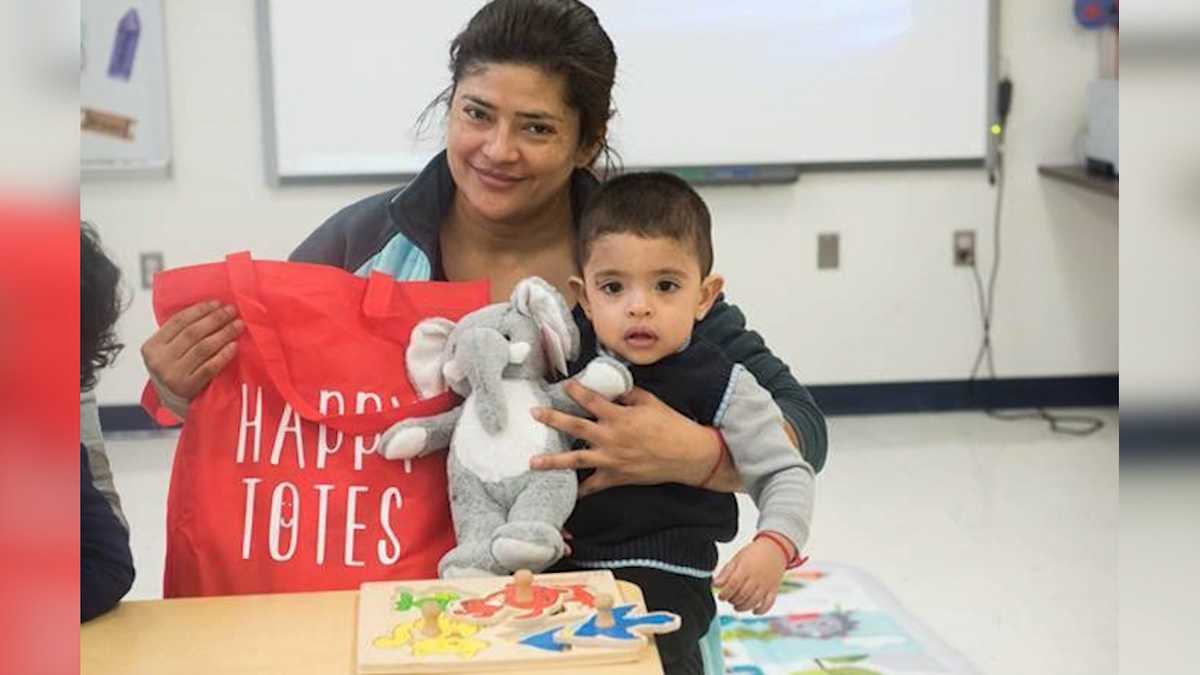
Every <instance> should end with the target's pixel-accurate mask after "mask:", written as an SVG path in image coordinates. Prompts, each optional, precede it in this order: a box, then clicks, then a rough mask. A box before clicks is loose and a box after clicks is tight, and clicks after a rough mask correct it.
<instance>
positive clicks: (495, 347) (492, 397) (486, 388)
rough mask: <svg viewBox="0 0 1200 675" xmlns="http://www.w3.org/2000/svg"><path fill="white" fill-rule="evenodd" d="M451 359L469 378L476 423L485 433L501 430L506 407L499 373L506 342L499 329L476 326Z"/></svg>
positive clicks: (506, 360)
mask: <svg viewBox="0 0 1200 675" xmlns="http://www.w3.org/2000/svg"><path fill="white" fill-rule="evenodd" d="M458 347H459V349H458V352H459V353H456V354H455V361H457V362H458V364H459V366H461V367H462V369H463V370H464V371H465V372H466V374H467V378H468V379H469V380H470V382H471V397H472V399H473V400H474V404H475V409H476V411H477V412H478V413H479V423H480V424H481V425H482V426H483V429H484V431H486V432H488V433H489V434H498V433H500V432H501V431H503V430H504V424H505V422H506V421H507V420H508V408H507V406H506V405H505V401H504V389H503V386H502V384H501V383H502V378H501V374H502V373H503V372H504V367H505V366H507V365H508V363H509V343H508V340H506V339H505V338H504V336H503V335H501V334H500V332H499V331H497V330H494V329H491V328H479V329H477V330H475V331H472V332H471V334H470V335H468V336H464V339H463V342H461V343H460V344H459V346H458Z"/></svg>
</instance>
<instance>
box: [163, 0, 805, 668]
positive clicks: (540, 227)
mask: <svg viewBox="0 0 1200 675" xmlns="http://www.w3.org/2000/svg"><path fill="white" fill-rule="evenodd" d="M450 57H451V58H450V66H451V72H452V78H451V85H450V86H449V88H448V89H447V90H446V91H445V92H443V94H442V95H441V96H439V97H438V99H436V100H435V101H434V102H433V103H432V104H431V106H430V108H431V109H432V108H434V107H436V106H437V105H438V104H440V103H442V102H445V103H446V104H447V114H448V123H447V128H446V149H445V151H444V152H442V153H441V154H439V155H438V156H437V157H435V158H434V159H433V160H431V161H430V163H429V164H428V165H427V166H426V167H425V169H424V170H423V171H422V172H421V174H420V175H419V176H417V178H416V179H414V180H413V182H412V183H410V184H409V185H407V186H405V187H403V188H396V189H392V190H389V191H387V192H384V193H381V194H378V195H375V196H372V197H368V198H366V199H364V200H362V201H359V202H357V203H355V204H352V205H350V206H348V207H346V208H345V209H343V210H341V211H340V212H339V213H337V214H335V215H334V216H333V217H331V218H330V219H329V220H328V221H326V222H325V223H324V224H323V225H322V226H321V227H320V228H318V229H317V230H316V231H315V232H314V233H313V234H312V235H311V236H309V237H308V239H306V240H305V241H304V242H303V243H301V244H300V246H299V247H298V248H297V249H296V250H295V251H294V252H293V254H292V256H291V259H292V260H294V261H303V262H315V263H324V264H330V265H336V266H338V267H341V268H343V269H346V270H349V271H352V272H355V273H357V274H360V275H366V274H368V273H369V272H371V271H383V272H386V273H389V274H391V275H393V276H394V277H395V278H397V279H401V280H429V279H433V280H469V279H479V278H486V279H488V280H489V281H490V282H491V292H492V298H493V300H496V301H502V300H506V299H507V298H508V297H509V295H510V294H511V291H512V288H513V286H514V285H515V284H516V282H517V281H519V280H520V279H522V278H524V277H527V276H530V275H538V276H541V277H543V278H545V279H547V280H548V281H550V282H551V283H553V284H554V285H555V286H557V287H558V288H559V290H560V291H562V292H563V294H564V296H565V297H567V298H572V297H573V296H572V294H571V290H570V288H569V286H568V284H567V279H568V277H570V276H571V275H572V274H577V273H578V272H577V270H576V268H575V261H574V256H573V243H574V233H575V224H576V220H577V216H578V214H579V212H580V210H581V209H582V207H583V205H584V204H585V203H586V201H587V199H588V196H589V195H590V194H591V192H592V190H594V189H595V188H596V186H597V184H598V181H597V179H596V178H595V177H594V176H593V174H592V173H591V172H590V171H589V167H591V166H593V165H594V164H595V163H596V162H597V160H598V158H600V157H601V156H604V157H605V159H606V160H607V159H608V156H609V154H610V149H609V147H608V142H607V137H606V131H607V123H608V120H609V118H610V117H611V111H612V102H611V91H612V85H613V81H614V78H615V73H616V61H617V59H616V54H615V52H614V51H613V46H612V42H611V40H609V38H608V35H607V34H606V33H605V32H604V29H603V28H602V27H601V26H600V23H599V21H598V20H597V18H596V16H595V14H594V13H593V12H592V10H591V9H590V8H588V7H587V6H586V5H584V4H582V3H580V2H578V1H577V0H494V1H493V2H491V3H489V4H487V5H485V6H484V7H483V8H482V9H480V10H479V12H478V13H477V14H476V15H475V16H474V17H473V18H472V19H471V21H470V23H469V24H468V25H467V27H466V28H465V29H464V30H463V32H462V33H460V34H459V35H458V36H457V37H456V38H455V39H454V41H453V42H452V44H451V47H450ZM577 317H578V318H580V319H582V315H581V313H578V312H577ZM241 330H242V327H241V324H240V322H239V321H238V320H237V319H236V317H235V314H234V311H233V309H232V308H230V307H217V308H213V309H209V308H208V307H206V306H204V305H197V306H194V307H192V308H190V309H188V310H185V311H183V312H180V313H179V314H177V315H176V316H175V317H174V318H172V319H171V320H170V321H168V322H167V323H166V324H164V325H163V326H162V328H160V329H159V330H158V332H156V333H155V334H154V335H153V336H151V338H150V339H149V340H147V341H146V343H145V344H144V345H143V347H142V355H143V358H144V360H145V362H146V366H147V369H148V370H149V372H150V374H151V378H152V379H153V381H154V382H155V385H156V387H157V389H158V390H159V394H160V398H161V399H162V400H163V402H164V403H165V404H167V405H168V406H169V407H171V408H172V409H173V410H176V412H178V413H179V414H181V415H182V414H184V413H186V406H187V401H188V400H189V399H191V398H192V397H194V396H195V395H196V394H197V393H198V392H199V391H200V390H202V389H203V388H204V386H205V385H207V384H208V382H209V381H210V380H211V379H212V378H213V376H214V375H215V374H216V373H217V372H219V371H220V370H221V368H223V367H224V366H225V364H227V363H228V362H229V361H230V360H231V359H232V358H233V356H234V353H235V350H236V342H235V340H236V339H237V337H238V335H239V334H240V332H241ZM697 330H698V331H699V332H700V333H701V334H703V335H704V336H705V337H706V338H707V339H709V340H710V341H712V342H714V343H716V344H717V345H719V346H720V347H722V348H723V349H724V350H725V352H726V354H727V356H729V358H730V359H732V360H733V361H735V362H739V363H742V364H744V365H745V366H746V368H748V369H749V370H750V371H751V372H752V373H753V374H754V375H755V377H756V378H757V379H758V380H759V382H760V383H761V384H762V385H763V386H764V387H766V388H767V389H768V390H769V391H770V392H771V394H772V396H773V397H774V398H775V400H776V402H777V403H778V404H779V406H780V408H781V409H782V410H783V411H784V413H785V415H786V416H787V424H786V425H785V427H786V428H787V431H788V433H789V435H791V436H792V438H793V441H794V442H795V443H796V445H797V447H798V448H799V450H800V451H801V452H803V454H804V456H805V458H806V459H807V460H808V462H809V463H810V464H811V465H812V466H813V467H814V468H816V469H818V470H819V469H820V467H821V466H822V465H823V464H824V457H825V445H826V438H825V422H824V418H823V417H822V415H821V412H820V410H819V409H818V408H817V407H816V405H815V404H814V402H813V400H812V397H811V396H810V395H809V394H808V392H807V391H806V390H805V389H804V388H803V387H802V386H800V385H799V384H798V383H797V382H796V381H795V379H794V378H793V377H792V376H791V374H790V373H789V372H788V369H787V366H786V365H785V364H783V363H782V362H781V361H780V360H779V359H777V358H776V357H774V356H773V355H772V354H771V353H770V351H768V350H767V348H766V346H765V345H764V344H763V342H762V339H761V338H760V337H759V336H758V335H757V334H756V333H754V332H751V331H747V330H746V329H745V318H744V317H743V316H742V314H741V312H740V311H739V310H738V309H737V308H735V307H733V306H732V305H729V304H727V303H725V302H723V301H719V302H718V303H717V304H716V305H715V306H714V307H713V309H712V311H710V313H709V315H708V316H707V317H706V319H705V320H704V322H702V323H701V324H700V325H699V326H698V327H697ZM571 394H572V396H573V397H575V398H576V400H578V401H579V403H580V404H581V405H583V406H584V407H585V408H589V409H591V408H592V407H593V406H594V403H593V400H592V396H593V395H592V394H591V393H590V392H588V391H586V390H584V389H582V388H578V387H576V388H575V389H574V390H572V391H571ZM626 403H627V405H626V406H625V407H624V408H623V409H622V412H621V414H620V415H615V416H607V417H606V419H604V420H602V421H601V422H600V423H599V424H592V423H588V424H584V423H583V420H581V419H579V418H574V417H571V416H568V415H564V414H561V413H557V412H555V411H538V413H537V414H538V418H539V419H540V420H542V421H543V422H545V423H546V424H548V425H550V426H553V427H555V428H558V429H560V430H562V431H565V432H567V433H570V434H572V435H575V436H577V437H579V438H581V439H583V440H585V441H587V442H588V444H589V445H590V446H591V448H590V449H588V450H582V451H578V452H573V453H563V454H560V455H555V456H547V457H540V458H538V460H535V461H537V463H536V464H535V465H534V467H533V468H535V469H559V468H592V469H595V472H594V473H593V474H592V475H591V477H590V478H588V480H587V481H586V482H584V483H583V484H582V485H581V486H580V495H581V496H584V495H587V494H589V493H590V492H594V491H596V490H600V489H604V488H607V487H612V486H614V485H623V484H634V483H637V484H656V483H662V482H667V481H672V482H680V483H689V484H692V485H700V484H701V483H704V484H705V485H706V486H707V487H709V488H710V489H721V490H726V491H734V490H736V489H738V487H739V481H738V477H737V473H736V471H735V469H734V467H733V466H732V463H730V462H729V461H728V460H726V459H725V454H724V453H723V452H722V450H721V448H720V442H719V440H718V437H717V436H716V435H715V434H713V433H711V430H709V429H707V428H705V427H702V426H700V425H698V424H696V423H694V422H692V421H691V420H689V419H687V418H686V417H684V416H682V415H680V414H678V413H676V412H675V411H673V410H672V409H671V408H670V407H668V406H666V405H665V404H663V403H661V402H660V401H658V400H657V399H655V398H654V397H653V396H651V395H650V394H648V393H646V392H644V391H640V390H635V392H634V394H632V395H631V396H630V397H629V399H628V400H627V401H626ZM706 481H707V482H706ZM666 656H667V655H664V657H666Z"/></svg>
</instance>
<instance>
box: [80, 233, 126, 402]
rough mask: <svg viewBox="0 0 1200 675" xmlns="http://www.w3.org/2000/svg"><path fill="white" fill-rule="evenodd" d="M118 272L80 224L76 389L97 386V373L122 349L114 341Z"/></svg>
mask: <svg viewBox="0 0 1200 675" xmlns="http://www.w3.org/2000/svg"><path fill="white" fill-rule="evenodd" d="M120 284H121V270H120V269H119V268H118V267H117V266H116V265H115V264H114V263H113V261H112V260H109V258H108V256H106V255H105V254H104V250H103V249H102V248H100V238H99V236H98V235H97V234H96V231H95V229H93V228H92V226H91V224H89V223H80V224H79V388H80V389H81V390H83V391H87V390H88V389H91V388H92V387H94V386H96V373H97V372H98V371H100V370H101V369H103V368H105V367H107V366H108V365H110V364H112V362H113V361H114V360H115V359H116V358H117V354H118V353H120V351H121V349H122V348H123V347H124V346H125V345H123V344H121V343H120V342H119V341H118V340H117V334H116V331H115V327H116V323H117V317H118V316H120V315H121V310H122V308H123V307H122V302H121V288H120Z"/></svg>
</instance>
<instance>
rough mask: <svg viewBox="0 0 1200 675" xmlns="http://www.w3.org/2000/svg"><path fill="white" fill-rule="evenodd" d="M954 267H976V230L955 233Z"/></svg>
mask: <svg viewBox="0 0 1200 675" xmlns="http://www.w3.org/2000/svg"><path fill="white" fill-rule="evenodd" d="M954 266H955V267H974V266H975V230H956V231H955V232H954Z"/></svg>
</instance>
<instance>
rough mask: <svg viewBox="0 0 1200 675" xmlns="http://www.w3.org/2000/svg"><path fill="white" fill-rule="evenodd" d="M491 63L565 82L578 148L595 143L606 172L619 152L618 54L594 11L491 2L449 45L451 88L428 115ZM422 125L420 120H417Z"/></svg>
mask: <svg viewBox="0 0 1200 675" xmlns="http://www.w3.org/2000/svg"><path fill="white" fill-rule="evenodd" d="M487 63H516V64H523V65H530V66H536V67H539V68H542V69H543V70H544V71H546V72H547V73H551V74H561V75H563V76H564V77H565V78H566V86H567V92H566V94H567V100H566V103H567V105H569V106H570V107H571V108H572V109H573V110H575V111H577V112H578V113H579V147H581V148H583V147H590V146H592V145H595V146H596V147H597V149H598V152H597V155H596V158H597V159H598V158H599V157H600V156H603V157H604V167H605V172H606V173H607V172H608V171H609V170H611V169H612V168H613V166H614V162H615V154H616V153H615V152H614V151H613V149H612V148H611V147H609V145H608V137H607V130H608V120H609V119H610V118H611V117H612V115H613V113H614V112H615V110H614V109H613V105H612V87H613V82H614V80H615V79H616V73H617V53H616V51H615V50H614V49H613V44H612V40H610V39H609V37H608V33H606V32H604V28H603V27H602V26H601V25H600V20H599V19H598V18H596V13H595V12H593V11H592V9H591V8H590V7H588V6H587V5H585V4H583V3H582V2H579V1H578V0H492V2H489V3H488V4H486V5H484V6H483V7H482V8H481V9H480V10H479V11H478V12H476V13H475V16H473V17H471V21H470V22H469V23H467V27H466V28H464V29H463V30H462V32H461V33H459V34H458V35H457V36H455V38H454V41H453V42H451V43H450V72H451V85H450V86H449V87H447V88H446V90H445V91H443V92H442V93H441V94H440V95H438V97H437V98H435V99H434V100H433V101H432V102H431V103H430V104H429V106H428V107H426V109H425V112H424V113H422V114H421V119H422V121H424V119H425V117H426V116H427V114H428V113H429V111H430V110H432V109H433V108H435V107H436V106H437V105H438V104H439V103H446V104H449V103H450V101H451V100H452V99H453V98H454V90H455V87H457V86H458V83H459V82H460V81H461V80H462V78H463V76H464V75H467V74H469V73H470V71H471V70H472V69H473V68H475V67H477V66H480V65H483V64H487ZM419 124H420V122H419Z"/></svg>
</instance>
